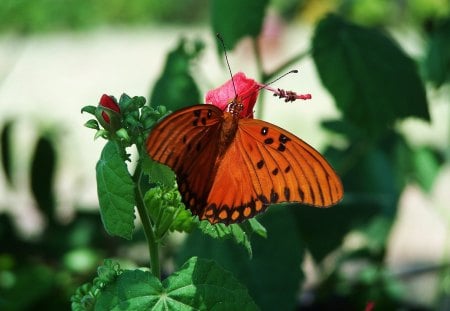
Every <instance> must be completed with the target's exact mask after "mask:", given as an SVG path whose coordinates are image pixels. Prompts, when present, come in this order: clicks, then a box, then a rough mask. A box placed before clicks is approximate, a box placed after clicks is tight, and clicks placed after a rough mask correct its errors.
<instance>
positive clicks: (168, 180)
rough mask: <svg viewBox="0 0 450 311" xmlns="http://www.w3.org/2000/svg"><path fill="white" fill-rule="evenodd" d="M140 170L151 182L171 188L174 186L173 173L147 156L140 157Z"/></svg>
mask: <svg viewBox="0 0 450 311" xmlns="http://www.w3.org/2000/svg"><path fill="white" fill-rule="evenodd" d="M142 170H143V172H144V173H145V174H146V175H147V176H148V177H149V179H150V181H151V182H156V183H159V184H160V185H162V186H164V187H167V188H172V187H173V185H175V173H174V172H173V171H172V170H171V169H170V167H168V166H167V165H164V164H161V163H158V162H156V161H153V160H152V159H151V158H150V157H149V156H147V155H145V156H143V157H142Z"/></svg>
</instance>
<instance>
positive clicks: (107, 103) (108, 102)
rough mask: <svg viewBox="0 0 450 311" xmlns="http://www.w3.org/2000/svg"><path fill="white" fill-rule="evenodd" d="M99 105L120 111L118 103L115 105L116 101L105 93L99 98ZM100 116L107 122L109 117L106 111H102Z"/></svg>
mask: <svg viewBox="0 0 450 311" xmlns="http://www.w3.org/2000/svg"><path fill="white" fill-rule="evenodd" d="M99 106H101V107H103V108H107V109H110V110H112V111H115V112H117V113H120V108H119V105H117V103H116V101H115V100H114V99H113V98H112V97H111V96H108V95H106V94H103V95H102V98H100V103H99ZM102 117H103V120H105V122H106V123H108V124H109V122H110V119H109V115H108V113H107V112H105V111H102Z"/></svg>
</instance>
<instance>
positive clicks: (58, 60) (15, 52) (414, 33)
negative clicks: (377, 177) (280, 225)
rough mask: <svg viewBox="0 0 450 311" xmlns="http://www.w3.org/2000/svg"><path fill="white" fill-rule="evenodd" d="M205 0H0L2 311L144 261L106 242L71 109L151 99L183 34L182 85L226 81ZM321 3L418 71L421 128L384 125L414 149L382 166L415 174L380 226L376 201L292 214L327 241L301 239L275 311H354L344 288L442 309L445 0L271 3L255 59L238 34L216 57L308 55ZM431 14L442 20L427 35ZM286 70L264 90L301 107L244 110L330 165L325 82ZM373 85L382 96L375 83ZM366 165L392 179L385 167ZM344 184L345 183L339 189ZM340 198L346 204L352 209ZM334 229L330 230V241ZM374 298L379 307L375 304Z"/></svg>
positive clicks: (266, 63)
mask: <svg viewBox="0 0 450 311" xmlns="http://www.w3.org/2000/svg"><path fill="white" fill-rule="evenodd" d="M212 2H214V1H206V0H186V1H181V2H180V1H175V0H166V1H157V0H134V1H125V0H109V1H104V0H89V1H87V0H81V1H80V0H78V1H74V0H68V1H57V0H34V1H24V0H20V1H18V0H2V1H1V2H0V134H1V144H0V149H1V160H2V168H1V169H0V309H2V310H3V309H4V310H9V309H11V310H29V309H35V308H37V307H43V308H47V309H69V308H70V297H71V295H72V294H73V293H74V291H75V289H76V288H77V287H78V286H80V285H81V284H83V283H84V282H87V281H89V280H91V279H92V277H93V276H94V275H95V273H96V271H95V269H96V267H97V265H99V264H100V263H101V262H102V260H103V259H104V258H110V257H114V258H120V260H121V262H122V263H123V265H125V266H127V265H128V266H142V265H146V262H148V258H147V257H146V256H147V252H146V250H145V242H144V237H143V234H142V232H140V231H139V230H137V232H136V234H135V236H134V239H133V240H132V241H126V240H122V239H119V238H113V237H109V236H108V235H107V234H106V232H105V231H104V229H103V226H102V223H101V219H100V217H99V213H98V205H97V196H96V183H95V170H94V169H95V164H96V162H97V160H98V158H99V156H100V151H101V149H102V147H103V145H104V141H102V140H101V139H98V140H95V141H94V139H93V132H92V131H91V130H89V129H87V128H85V127H83V124H84V123H85V122H86V121H87V118H86V115H82V114H81V113H80V109H81V107H83V106H85V105H96V104H97V103H98V100H99V99H100V97H101V95H102V94H104V93H106V94H110V95H114V96H116V97H117V98H118V97H120V95H121V94H122V93H127V94H128V95H130V96H135V95H140V96H145V97H146V98H147V99H150V98H151V96H152V94H153V93H155V92H158V89H154V86H155V83H156V82H157V81H158V79H159V78H160V76H161V75H162V73H163V71H164V68H165V65H166V59H167V55H168V53H169V52H171V51H176V50H177V48H180V46H183V44H184V43H181V42H187V43H186V46H187V47H186V49H189V44H193V42H201V44H202V46H203V49H202V51H201V53H200V54H199V55H196V56H195V57H192V59H190V60H189V74H190V75H191V76H192V77H193V79H194V81H195V83H196V85H197V87H198V91H197V89H194V88H193V89H192V92H199V94H200V99H199V100H200V101H202V98H203V97H204V96H203V95H201V94H205V93H206V91H207V90H209V89H211V88H215V87H217V86H219V85H221V84H222V83H223V82H225V81H226V80H228V79H229V75H228V71H227V69H226V67H225V66H224V60H223V56H222V55H221V54H220V53H217V42H216V39H215V36H214V31H213V29H212V27H211V24H213V23H214V21H213V20H212V19H213V17H212V13H211V10H212V9H211V7H212V4H211V3H212ZM236 10H239V7H237V8H236ZM330 12H334V13H337V14H339V15H340V16H341V17H343V18H345V19H346V20H347V21H349V22H352V23H356V24H358V25H362V26H367V27H373V28H376V29H383V30H384V31H386V32H388V33H389V34H390V35H391V36H393V37H394V38H395V40H396V41H397V42H398V44H399V45H400V46H401V48H402V49H403V50H404V51H405V52H406V54H408V55H409V56H410V57H412V58H413V60H414V61H415V63H417V65H418V67H419V68H420V70H419V72H420V73H421V77H422V79H423V81H424V84H425V86H426V91H427V101H428V110H429V113H430V121H429V122H427V121H423V120H420V119H418V118H406V119H404V120H401V121H400V122H397V123H396V124H395V132H396V133H397V134H398V135H401V137H402V141H405V142H406V145H407V146H408V148H406V149H405V150H413V151H414V152H411V153H408V152H406V153H405V152H404V153H403V154H400V155H399V154H398V153H395V152H393V153H390V155H392V156H393V157H396V161H397V162H392V163H390V162H389V163H390V165H391V166H392V167H393V169H394V170H396V167H397V166H398V165H400V164H401V163H406V162H408V163H409V162H410V161H411V162H414V163H415V165H414V167H415V168H416V171H414V172H413V173H414V174H415V175H416V177H417V176H418V178H410V177H405V178H404V180H405V185H404V186H403V187H401V188H400V189H399V192H398V196H396V199H395V200H394V203H393V204H394V205H393V206H394V207H393V209H392V210H391V212H390V213H388V214H389V215H390V216H389V217H390V218H389V219H388V220H386V218H383V217H381V218H380V217H378V216H380V212H379V210H378V209H377V208H372V207H371V208H368V209H365V206H364V204H359V203H358V204H359V205H358V207H357V209H353V208H354V206H353V207H350V208H349V209H347V210H346V213H344V214H343V215H345V217H347V218H352V215H355V214H353V213H354V212H355V211H361V210H362V211H364V210H366V211H367V210H370V213H369V215H363V216H364V217H365V218H364V217H363V218H364V219H366V220H367V219H370V221H366V220H365V221H362V222H357V224H349V225H347V224H346V225H342V224H341V223H340V222H339V221H340V220H341V219H340V218H339V216H338V217H337V218H336V217H335V216H336V215H338V213H339V211H338V209H339V207H336V208H334V209H333V210H334V214H333V215H334V216H333V217H334V218H333V219H334V222H330V223H327V224H326V225H325V224H324V223H321V222H320V217H317V215H310V214H308V213H309V211H308V210H307V212H305V214H301V215H298V217H303V218H305V217H311V218H308V219H306V221H309V222H311V223H313V224H315V225H316V226H315V227H314V226H313V225H312V226H313V227H314V228H312V229H311V230H310V231H309V232H308V233H309V235H308V234H306V233H305V232H303V231H302V229H300V231H302V234H304V236H305V237H307V236H309V237H310V236H311V234H312V233H311V232H316V233H317V235H316V237H317V239H316V241H315V243H316V245H317V244H318V245H325V244H326V245H328V244H329V243H331V245H330V246H327V247H325V249H321V250H320V251H319V253H320V254H318V251H317V249H316V250H315V251H314V250H311V249H309V248H308V247H305V248H304V249H305V253H304V255H303V256H302V260H301V261H300V262H298V266H299V267H301V269H302V273H303V274H302V276H301V277H299V279H298V281H296V282H297V289H296V295H295V299H294V300H293V302H292V303H289V304H287V306H288V307H289V308H288V310H293V309H294V310H295V309H301V310H322V309H324V310H325V309H327V308H330V306H337V305H340V304H342V305H341V306H344V307H345V308H347V310H352V309H355V310H362V309H361V308H360V306H361V303H360V302H354V301H356V300H357V298H355V297H368V298H367V299H366V302H367V301H368V300H370V299H371V298H370V297H373V299H374V300H376V301H379V302H376V304H375V310H377V303H378V308H379V310H390V308H392V310H394V309H402V310H450V191H449V190H450V165H449V163H450V162H449V160H450V84H449V81H450V31H449V28H450V27H449V26H448V25H449V22H448V20H449V18H450V15H449V12H450V2H449V1H448V0H432V1H428V0H411V1H401V0H395V1H392V0H391V1H389V0H361V1H354V0H328V1H326V0H272V1H269V2H268V5H267V8H266V10H265V14H264V20H263V26H262V30H261V33H260V34H259V36H258V44H259V49H260V57H261V59H260V60H258V59H257V58H256V57H255V51H254V46H253V45H252V42H253V41H252V40H251V39H250V38H244V39H242V40H240V41H239V42H238V43H237V44H236V46H234V48H233V49H232V51H230V52H229V61H230V64H231V68H232V70H233V72H238V71H243V72H245V73H246V74H247V76H249V77H255V78H258V76H260V72H259V71H258V70H259V69H258V66H256V65H255V64H256V63H257V62H258V61H260V62H261V63H262V64H263V67H264V70H265V71H267V72H271V71H273V70H275V68H279V66H280V65H281V64H283V63H284V62H285V61H286V60H287V59H295V58H296V55H298V54H301V53H303V52H307V51H308V50H309V49H310V44H311V43H310V42H311V40H312V37H313V35H314V31H315V26H316V25H317V23H318V21H319V20H321V19H322V18H323V17H324V16H325V15H326V14H327V13H330ZM442 20H444V21H445V20H446V21H447V22H446V24H445V22H444V26H443V27H441V28H439V25H440V24H439V23H440V21H442ZM436 25H438V26H436ZM445 25H446V26H445ZM229 27H233V26H232V25H230V26H229ZM436 38H437V39H436ZM226 39H227V38H226V37H225V41H226ZM180 40H181V41H180ZM182 40H184V41H182ZM433 40H434V41H433ZM433 44H434V45H433ZM433 46H434V48H436V46H438V50H439V51H440V52H441V54H442V55H440V57H441V59H444V60H446V62H443V63H439V64H438V65H437V66H438V69H439V70H438V71H439V74H440V76H439V75H438V76H436V74H434V75H433V74H432V73H431V74H430V69H429V68H428V69H427V61H429V59H430V57H431V56H430V50H432V49H433ZM291 67H292V68H296V69H299V70H300V73H299V74H297V75H290V76H288V77H286V78H284V79H283V80H281V81H279V82H277V87H278V86H279V87H282V88H284V89H292V90H294V91H296V92H298V93H311V94H312V96H313V100H311V101H308V102H301V103H300V102H296V103H289V104H284V103H282V102H281V101H276V100H274V99H273V98H272V97H271V96H265V98H264V102H263V103H262V104H260V106H258V107H257V109H260V111H259V118H262V119H264V120H266V121H269V122H271V123H274V124H277V125H279V126H281V127H283V128H285V129H287V130H289V131H290V132H293V133H295V134H296V135H297V136H299V137H301V138H302V139H304V140H305V141H307V142H308V143H310V144H311V145H312V146H314V147H315V148H317V149H318V150H320V151H323V152H327V154H328V155H329V156H327V158H329V159H330V160H331V162H333V164H334V163H336V162H338V161H339V153H334V154H335V155H337V158H336V157H333V151H332V149H330V146H333V145H338V146H341V147H342V146H344V147H345V146H346V143H347V144H348V141H347V142H346V141H345V139H342V137H339V135H337V133H336V132H338V131H335V133H333V130H332V129H333V128H332V127H331V131H330V126H329V128H328V130H327V131H326V130H324V128H323V124H324V123H323V122H324V121H325V120H331V119H333V120H335V119H338V118H340V116H341V115H342V112H341V111H339V110H338V108H337V107H336V105H335V100H334V98H333V96H332V95H331V94H330V93H329V92H328V91H327V89H326V88H325V87H324V86H323V84H322V82H321V79H320V77H319V74H318V73H317V69H316V67H315V64H314V62H313V59H312V57H311V55H309V54H307V55H306V56H305V57H303V58H298V61H294V62H292V64H291ZM288 69H291V68H288ZM441 72H443V73H441ZM427 73H428V74H427ZM367 74H368V75H370V73H367ZM442 75H443V76H442ZM155 90H156V91H155ZM164 90H166V89H164ZM377 91H378V94H379V95H380V96H383V89H379V90H377ZM169 92H171V90H170V89H169ZM173 92H177V89H176V88H174V89H173ZM153 96H155V95H154V94H153ZM171 96H172V95H171V94H167V97H168V98H169V97H171ZM159 98H160V102H158V104H161V105H164V104H165V103H164V102H163V101H164V94H163V96H162V99H161V97H159ZM262 107H263V109H262ZM257 113H258V111H257ZM397 134H396V135H397ZM344 149H345V148H344ZM402 150H403V149H402ZM398 157H400V158H398ZM399 159H400V160H399ZM374 161H375V162H374V163H379V162H377V160H376V159H375V160H374ZM387 161H390V160H389V157H388V158H387ZM370 163H372V162H370ZM367 165H371V164H367ZM338 166H339V165H338ZM372 166H374V167H376V170H378V172H379V174H381V179H385V180H386V183H389V182H390V179H391V178H392V175H391V174H390V172H384V171H382V168H380V167H382V165H381V166H377V165H372ZM408 168H409V166H408V167H406V169H408ZM417 168H418V169H417ZM403 169H405V168H403ZM338 171H339V169H338ZM407 173H409V172H407ZM405 174H406V173H405ZM405 176H406V175H405ZM408 176H410V175H408ZM347 179H349V177H348V176H347V177H345V176H344V177H343V180H344V183H345V182H346V180H347ZM364 180H365V179H364V178H362V179H361V181H359V182H362V183H364ZM350 184H351V183H350ZM350 188H351V187H350ZM346 189H347V188H346ZM350 197H351V195H350ZM355 197H356V196H355ZM355 197H354V198H355ZM349 202H350V201H344V205H346V204H348V205H352V202H350V203H349ZM369 205H370V204H369ZM290 208H294V207H290ZM295 208H298V207H295ZM355 213H357V212H355ZM314 217H317V219H316V218H314ZM355 218H357V216H355ZM313 219H314V221H313ZM344 222H345V221H344ZM334 227H336V228H339V229H338V231H339V238H338V239H337V241H333V242H328V240H329V239H330V236H331V235H333V234H334V233H335V230H334V229H333V228H334ZM343 227H345V229H342V228H343ZM328 228H330V230H331V232H329V231H328ZM305 230H308V228H306V229H305ZM268 234H269V235H270V234H271V232H270V230H269V232H268ZM285 238H286V239H288V238H289V237H285ZM312 240H314V238H313V239H312ZM312 240H311V239H309V240H308V238H305V240H303V242H304V243H305V244H306V245H308V243H312V242H311V241H312ZM192 241H195V240H192ZM192 241H189V240H188V241H187V242H186V241H185V240H184V237H182V236H177V235H175V238H173V239H172V240H168V241H167V242H166V243H165V247H164V248H163V253H164V256H165V268H166V273H170V272H171V269H173V267H174V266H176V265H177V264H178V262H179V259H177V256H180V257H183V256H184V255H180V252H181V253H183V252H184V253H183V254H186V251H185V249H186V248H187V246H183V243H188V244H186V245H190V244H189V243H193V242H192ZM327 243H328V244H327ZM197 245H198V244H197ZM302 245H304V244H302ZM180 249H181V251H180ZM302 249H303V248H302ZM194 255H195V254H194ZM255 256H256V254H255ZM286 256H288V254H286ZM250 264H251V262H250ZM288 276H289V275H281V276H280V278H287V277H288ZM237 277H238V279H239V276H237ZM384 303H385V305H386V306H389V308H387V309H385V308H382V307H381V306H383V304H384ZM363 304H364V301H363ZM268 306H269V305H266V306H261V307H262V309H265V308H267V309H270V308H268ZM282 309H284V308H282Z"/></svg>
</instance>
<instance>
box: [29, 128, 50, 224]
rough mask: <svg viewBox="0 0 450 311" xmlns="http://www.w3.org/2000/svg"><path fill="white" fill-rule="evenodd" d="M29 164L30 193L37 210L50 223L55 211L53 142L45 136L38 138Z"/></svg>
mask: <svg viewBox="0 0 450 311" xmlns="http://www.w3.org/2000/svg"><path fill="white" fill-rule="evenodd" d="M32 161H33V162H32V164H31V192H32V193H33V196H34V198H35V199H36V203H37V205H38V207H39V209H40V210H41V211H42V212H43V213H44V214H45V216H46V217H47V218H48V219H49V220H50V221H52V220H53V217H54V215H53V213H54V210H55V198H54V193H53V186H54V178H55V168H56V151H55V148H54V146H53V142H52V141H51V140H50V139H49V138H48V137H45V136H42V137H40V138H39V140H38V142H37V145H36V149H35V151H34V156H33V160H32Z"/></svg>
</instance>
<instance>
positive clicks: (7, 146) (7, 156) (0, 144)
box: [0, 121, 13, 186]
mask: <svg viewBox="0 0 450 311" xmlns="http://www.w3.org/2000/svg"><path fill="white" fill-rule="evenodd" d="M12 126H13V122H12V121H9V122H6V123H5V125H4V126H3V129H2V132H1V141H0V149H1V152H2V154H1V157H2V167H3V171H4V172H5V177H6V180H7V181H8V183H9V184H10V185H11V186H12V184H13V180H12V170H11V169H12V166H11V152H12V149H11V129H12Z"/></svg>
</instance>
